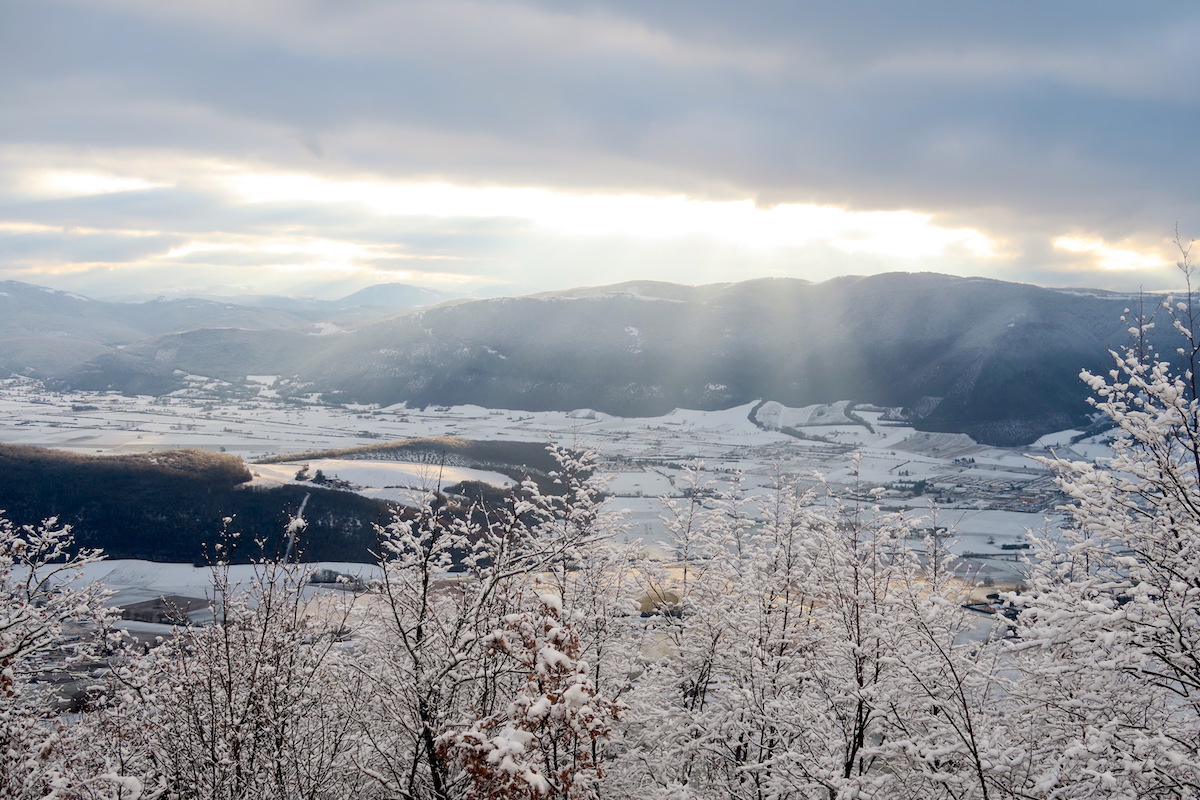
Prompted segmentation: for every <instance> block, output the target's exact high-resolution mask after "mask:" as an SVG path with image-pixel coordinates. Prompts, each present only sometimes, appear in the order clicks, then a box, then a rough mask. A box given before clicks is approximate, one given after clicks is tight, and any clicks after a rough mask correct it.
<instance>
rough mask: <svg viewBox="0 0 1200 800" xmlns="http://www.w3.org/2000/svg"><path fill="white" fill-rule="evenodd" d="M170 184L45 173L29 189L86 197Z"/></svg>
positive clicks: (51, 193) (88, 175) (63, 195)
mask: <svg viewBox="0 0 1200 800" xmlns="http://www.w3.org/2000/svg"><path fill="white" fill-rule="evenodd" d="M169 185H170V184H166V183H154V182H152V181H146V180H142V179H141V178H133V177H128V176H121V175H107V174H103V173H98V172H47V173H44V174H42V175H41V176H40V180H37V181H35V182H34V184H33V186H32V187H31V188H32V189H33V191H34V192H35V193H38V194H42V195H45V196H49V197H88V196H93V195H102V194H115V193H117V192H135V191H141V190H144V189H161V188H164V187H166V186H169Z"/></svg>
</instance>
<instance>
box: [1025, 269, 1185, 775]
mask: <svg viewBox="0 0 1200 800" xmlns="http://www.w3.org/2000/svg"><path fill="white" fill-rule="evenodd" d="M1181 249H1182V251H1183V256H1184V258H1183V261H1182V262H1181V263H1180V266H1181V268H1182V271H1183V275H1184V277H1185V279H1186V280H1187V282H1188V290H1187V292H1186V296H1185V297H1183V298H1181V299H1180V300H1178V301H1176V300H1174V299H1172V300H1169V301H1168V302H1167V303H1166V304H1164V308H1163V313H1164V314H1166V315H1167V317H1168V319H1169V320H1170V328H1171V329H1172V331H1173V335H1175V336H1176V337H1177V338H1176V339H1175V343H1176V344H1177V345H1178V346H1177V347H1176V348H1175V349H1174V353H1173V354H1169V355H1168V356H1167V357H1162V356H1160V355H1158V354H1156V353H1154V352H1153V350H1152V349H1151V348H1150V347H1149V345H1148V344H1147V336H1146V334H1147V333H1148V331H1149V330H1150V329H1151V328H1152V323H1150V322H1149V321H1148V320H1145V319H1139V320H1138V321H1137V325H1136V326H1135V327H1134V328H1133V332H1134V333H1135V339H1134V342H1133V343H1132V344H1131V345H1130V346H1128V347H1126V348H1125V349H1124V350H1123V351H1122V352H1120V353H1113V358H1114V368H1113V369H1112V370H1111V371H1110V372H1109V373H1108V374H1107V375H1106V376H1104V375H1092V374H1089V373H1084V374H1083V378H1084V380H1085V381H1087V382H1088V384H1089V385H1090V387H1091V389H1092V392H1093V393H1094V395H1095V399H1094V405H1095V407H1096V408H1097V409H1098V410H1099V411H1100V412H1102V413H1103V414H1104V415H1106V416H1107V417H1108V418H1109V419H1110V420H1111V422H1112V423H1113V425H1115V426H1116V430H1117V436H1116V438H1115V440H1114V441H1113V443H1112V455H1111V457H1109V458H1103V459H1099V460H1098V462H1097V463H1096V464H1088V463H1082V462H1071V461H1067V460H1065V459H1048V460H1046V463H1047V464H1048V465H1049V466H1051V467H1053V468H1054V469H1055V470H1057V472H1058V482H1059V485H1060V486H1061V487H1062V489H1063V491H1064V492H1065V493H1066V494H1067V495H1068V496H1069V497H1070V498H1071V499H1072V501H1073V502H1072V503H1071V504H1070V505H1069V506H1067V508H1066V510H1067V511H1068V513H1069V514H1070V516H1071V525H1070V526H1069V527H1068V528H1067V529H1066V530H1064V531H1062V533H1061V537H1060V540H1058V541H1055V540H1052V539H1047V540H1044V541H1042V542H1040V543H1039V548H1038V553H1037V561H1036V563H1035V567H1034V570H1033V573H1032V575H1031V579H1030V584H1031V585H1030V591H1029V593H1028V594H1027V595H1024V596H1018V597H1017V598H1016V600H1017V602H1018V603H1020V604H1021V605H1022V606H1023V613H1022V614H1021V626H1020V628H1019V633H1020V636H1021V644H1020V645H1019V649H1018V650H1017V654H1018V656H1019V662H1018V663H1019V664H1020V666H1021V668H1022V676H1021V680H1020V681H1019V682H1018V684H1017V685H1016V690H1015V691H1016V696H1017V697H1018V699H1019V700H1020V701H1021V705H1020V706H1019V712H1020V713H1019V715H1013V716H1011V717H1010V720H1011V723H1012V724H1013V725H1014V726H1015V727H1020V726H1025V727H1028V728H1030V729H1032V730H1036V731H1037V737H1036V740H1035V741H1033V742H1032V743H1031V747H1030V750H1031V752H1030V753H1029V754H1028V760H1029V763H1030V764H1031V765H1032V766H1031V767H1030V771H1031V773H1032V777H1031V778H1030V781H1031V782H1033V783H1037V785H1038V786H1041V787H1042V788H1043V790H1044V791H1047V792H1048V791H1050V788H1051V787H1053V788H1054V792H1055V793H1056V795H1055V796H1060V795H1061V796H1070V797H1076V796H1080V797H1082V796H1104V797H1116V796H1120V797H1162V798H1168V797H1185V796H1186V797H1193V796H1196V795H1197V794H1198V793H1200V740H1198V739H1197V736H1196V732H1197V730H1200V403H1198V400H1197V383H1196V380H1197V376H1196V370H1197V366H1198V364H1197V354H1198V353H1200V340H1198V338H1197V322H1198V320H1197V309H1196V306H1195V303H1194V300H1193V298H1192V296H1191V289H1190V278H1191V267H1192V265H1191V259H1190V254H1189V251H1188V248H1181Z"/></svg>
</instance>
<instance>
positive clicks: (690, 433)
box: [0, 376, 1104, 584]
mask: <svg viewBox="0 0 1200 800" xmlns="http://www.w3.org/2000/svg"><path fill="white" fill-rule="evenodd" d="M271 383H272V378H271V376H255V378H254V380H253V381H248V382H247V385H246V386H245V387H239V388H240V389H242V391H239V393H238V394H239V395H240V396H238V397H236V398H234V399H226V398H224V397H223V396H222V390H223V388H225V387H223V386H222V385H219V384H217V383H216V382H208V383H205V382H204V381H203V379H199V378H196V379H194V380H193V388H192V389H190V390H187V391H186V392H184V393H177V394H176V395H175V396H169V397H163V398H154V397H129V396H123V395H119V394H116V393H56V392H51V391H48V390H47V389H45V388H44V387H43V386H41V385H40V384H38V383H37V382H35V381H31V380H28V379H23V378H10V379H6V380H3V381H0V442H3V443H6V444H22V445H34V446H38V447H49V448H55V449H62V450H68V451H73V452H77V453H86V454H120V453H131V452H152V451H157V450H165V449H175V448H200V449H207V450H214V451H221V452H227V453H230V454H234V455H238V456H240V457H242V458H243V459H245V460H246V461H247V462H248V466H249V468H250V470H251V472H252V474H254V476H255V481H257V482H266V483H272V482H274V483H280V482H295V475H296V473H297V471H298V469H299V468H300V467H302V466H304V465H307V466H308V468H309V470H310V471H311V472H314V473H315V471H316V470H318V469H319V470H321V471H322V472H323V473H324V475H325V476H326V477H328V478H335V479H339V480H340V481H344V482H345V483H346V484H347V485H349V487H350V488H351V489H352V490H353V491H357V492H360V493H362V494H366V495H368V496H372V497H378V498H381V499H387V500H392V501H395V502H401V503H406V502H409V503H411V502H414V500H413V498H414V497H416V496H419V494H420V493H421V492H422V491H427V490H429V489H431V488H435V487H436V486H438V485H441V486H448V485H452V484H454V483H457V482H459V481H463V480H471V481H480V482H483V483H488V484H492V485H494V486H500V487H504V486H507V485H510V484H511V483H512V480H511V479H510V478H508V477H506V476H504V475H501V474H499V473H495V472H489V471H483V470H472V469H466V468H463V467H451V466H445V467H442V468H441V469H440V470H439V469H438V468H437V467H436V466H431V465H430V464H427V463H426V464H405V463H403V462H397V461H371V460H359V459H355V460H344V459H318V460H311V461H303V462H299V461H298V462H295V463H282V464H280V463H276V464H270V465H267V464H255V463H253V462H254V461H255V460H257V459H260V458H265V457H268V456H276V457H278V456H285V455H287V454H289V453H301V452H309V451H314V450H323V449H338V448H347V447H356V446H360V445H368V444H378V443H381V442H386V441H394V440H400V439H405V438H410V437H431V436H453V437H463V438H468V439H480V440H500V441H502V440H511V441H528V442H546V443H551V442H553V443H556V444H560V445H566V446H571V447H587V448H591V449H594V450H595V451H596V452H597V453H598V454H599V457H600V468H601V471H602V473H603V474H604V476H605V477H606V478H607V479H608V480H609V481H610V483H609V492H610V499H609V501H608V503H609V506H610V507H611V508H613V509H615V510H623V511H624V512H625V514H626V527H627V532H626V534H625V535H626V536H627V537H629V538H637V539H641V540H642V541H643V542H644V544H645V547H646V549H647V551H648V552H649V553H651V554H653V555H657V556H659V557H662V558H668V559H669V558H670V553H669V552H668V548H667V547H666V545H665V541H664V538H665V532H664V529H663V526H662V522H661V520H660V519H659V515H660V514H661V513H662V505H661V502H660V500H659V498H660V497H662V496H664V495H675V496H680V495H681V494H682V491H683V488H682V485H681V483H680V478H681V475H682V471H681V468H682V466H683V465H684V464H685V463H688V462H693V461H695V462H701V463H702V464H703V467H702V469H703V471H704V473H705V477H707V478H710V479H712V480H713V481H714V482H716V483H717V484H721V483H723V482H727V481H728V480H730V479H731V477H732V476H733V475H734V474H737V473H740V474H741V476H742V480H743V482H744V486H745V487H746V489H747V490H749V491H750V492H751V493H753V492H754V491H755V490H756V489H762V488H766V487H769V486H770V485H771V483H772V481H773V479H774V477H775V476H776V475H779V474H789V475H792V476H795V477H798V478H800V479H802V480H804V479H806V478H807V479H810V480H811V481H812V483H813V484H814V485H815V484H816V483H817V482H818V480H823V481H825V482H826V483H827V484H829V485H830V486H831V487H833V488H834V489H835V490H836V491H837V492H838V493H839V494H840V495H841V496H843V497H845V498H850V500H851V502H863V503H864V504H873V503H877V504H878V505H879V506H880V507H881V508H883V509H884V510H890V511H904V512H907V513H910V514H913V515H917V516H921V517H924V516H928V517H929V522H928V527H930V528H943V527H944V528H948V529H949V530H950V531H951V537H950V539H949V541H950V542H951V543H952V544H951V546H952V548H953V549H954V550H955V551H956V552H959V553H962V554H966V553H971V554H973V557H972V558H971V559H969V560H968V561H967V565H966V567H965V568H966V569H969V570H973V571H974V572H975V574H977V575H978V576H979V577H980V578H981V579H987V580H989V581H994V582H996V583H998V584H1008V583H1012V582H1014V581H1016V580H1018V572H1019V568H1020V564H1019V563H1017V562H1016V561H1015V559H1016V557H1017V555H1018V553H1019V550H1018V549H1017V548H1019V547H1020V545H1021V543H1022V542H1023V541H1024V537H1025V534H1026V531H1027V530H1030V529H1032V530H1053V529H1054V528H1055V527H1056V526H1057V525H1058V524H1059V523H1060V522H1061V519H1060V516H1059V515H1058V514H1057V513H1056V512H1055V506H1057V505H1058V504H1059V503H1061V502H1062V500H1063V498H1061V496H1060V495H1059V494H1058V493H1057V492H1056V490H1055V487H1054V484H1053V481H1052V477H1051V473H1050V471H1049V470H1047V469H1046V468H1045V467H1044V466H1042V465H1041V464H1039V463H1037V462H1036V461H1035V460H1034V459H1033V458H1032V457H1034V456H1049V455H1050V454H1051V453H1052V452H1056V453H1059V454H1060V455H1064V456H1066V457H1069V458H1094V457H1097V456H1099V455H1102V454H1103V452H1104V448H1103V445H1101V444H1098V443H1096V442H1085V443H1084V444H1080V445H1070V444H1069V440H1070V438H1071V436H1072V435H1073V434H1074V433H1076V432H1074V431H1065V432H1062V433H1061V434H1053V435H1050V436H1047V437H1043V438H1042V439H1041V440H1039V442H1037V443H1035V444H1034V445H1033V446H1030V447H1026V448H1018V449H1006V448H995V447H986V446H983V445H979V444H977V443H975V442H973V441H971V440H970V439H969V438H968V437H966V436H964V435H962V434H939V433H926V432H921V431H917V430H915V429H913V428H911V427H907V426H904V425H900V424H897V423H894V422H889V421H887V420H886V419H885V416H886V414H885V412H884V411H883V410H870V411H867V410H859V411H856V412H852V413H854V415H855V417H857V418H858V420H861V424H859V423H858V422H857V421H856V420H855V419H854V418H853V417H850V416H848V415H847V408H848V404H847V403H844V402H843V403H837V404H834V405H832V406H830V407H827V408H825V409H822V408H816V407H808V408H805V409H788V408H785V407H782V406H779V404H766V405H767V406H768V407H769V408H768V410H769V413H768V414H767V415H764V416H765V417H766V419H765V422H766V423H767V424H768V425H770V424H771V423H774V424H775V425H776V426H779V427H786V428H787V431H786V432H785V431H783V430H775V429H769V428H768V427H764V425H763V422H764V418H763V416H759V417H758V418H757V420H756V421H752V420H751V418H750V417H751V413H752V412H753V411H754V410H755V408H756V405H757V404H747V405H743V406H738V407H734V408H730V409H725V410H720V411H697V410H686V409H677V410H675V411H673V412H671V413H669V414H666V415H663V416H660V417H644V418H622V417H614V416H610V415H607V414H603V413H600V412H596V411H592V410H588V409H580V410H577V411H572V412H529V411H522V410H513V409H486V408H481V407H478V406H453V407H430V408H423V409H418V408H408V407H406V406H404V405H396V406H388V407H373V406H331V405H322V404H319V403H315V402H312V403H304V402H296V401H295V400H290V401H289V400H284V399H281V398H279V397H278V396H277V395H276V393H275V391H273V390H272V389H271ZM247 394H249V395H250V396H247ZM810 421H812V424H808V423H809V422H810ZM818 476H820V477H818ZM871 490H876V491H875V492H874V493H872V491H871ZM0 507H3V503H2V502H0ZM1005 545H1008V547H1007V548H1005V547H1004V546H1005ZM914 546H919V545H918V544H914Z"/></svg>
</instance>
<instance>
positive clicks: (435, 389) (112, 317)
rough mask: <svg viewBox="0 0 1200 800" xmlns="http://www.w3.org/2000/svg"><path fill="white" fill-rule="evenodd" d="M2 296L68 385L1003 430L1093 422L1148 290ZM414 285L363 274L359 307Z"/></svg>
mask: <svg viewBox="0 0 1200 800" xmlns="http://www.w3.org/2000/svg"><path fill="white" fill-rule="evenodd" d="M0 293H3V294H2V295H0V368H5V369H8V370H10V371H13V372H18V373H21V374H27V375H35V376H37V377H41V378H44V379H47V380H50V381H52V382H54V383H56V384H57V385H59V386H62V387H64V388H75V389H96V390H108V389H113V390H119V391H125V392H137V393H146V394H160V393H165V392H169V391H172V390H174V389H176V388H179V387H180V386H181V385H182V383H181V381H182V377H183V374H184V373H188V374H193V375H204V376H210V377H214V378H220V379H223V380H227V381H232V382H238V381H244V379H245V376H246V375H264V374H266V375H279V376H281V378H282V380H281V382H280V388H281V390H282V392H283V393H284V394H287V393H293V394H304V395H311V394H313V393H317V394H320V395H321V396H322V397H323V398H324V399H325V400H326V401H333V402H343V401H344V402H350V401H354V402H370V403H381V404H391V403H396V402H401V401H404V402H407V403H409V404H410V405H414V406H416V405H428V404H438V405H448V404H456V403H475V404H478V405H482V406H487V407H492V408H513V409H525V410H531V411H537V410H571V409H576V408H593V409H597V410H600V411H605V412H608V413H613V414H620V415H626V416H646V415H657V414H662V413H666V412H667V411H669V410H671V409H672V408H675V407H688V408H701V409H714V408H725V407H730V406H733V405H737V404H741V403H746V402H750V401H752V400H755V399H757V398H762V399H769V400H776V401H779V402H781V403H784V404H786V405H791V406H802V405H808V404H812V403H825V402H833V401H837V400H852V401H855V402H859V403H870V404H877V405H883V406H889V407H896V408H899V409H902V411H901V412H899V414H900V416H903V417H904V418H906V419H907V420H908V421H909V422H911V423H912V424H915V425H917V426H918V427H919V428H922V429H925V430H942V431H955V432H964V433H968V434H970V435H971V436H973V437H974V438H976V439H977V440H979V441H982V442H985V443H990V444H1001V445H1011V444H1020V443H1025V442H1029V441H1031V440H1032V439H1034V438H1036V437H1037V436H1038V435H1041V434H1042V433H1046V432H1049V431H1052V430H1061V429H1063V428H1067V427H1072V426H1077V425H1082V424H1086V422H1087V421H1088V419H1089V417H1090V413H1091V409H1090V407H1089V406H1088V405H1087V404H1086V402H1085V398H1086V396H1087V390H1086V387H1085V386H1084V385H1083V384H1082V383H1081V382H1080V380H1079V377H1078V376H1079V372H1080V370H1081V369H1083V368H1087V369H1092V370H1096V369H1107V368H1108V365H1110V364H1111V356H1109V355H1108V350H1109V349H1112V348H1115V347H1118V346H1119V345H1120V344H1121V343H1122V342H1123V341H1124V340H1125V338H1126V337H1127V335H1128V334H1127V328H1128V327H1129V323H1127V322H1125V321H1123V318H1122V315H1123V312H1125V311H1126V309H1127V308H1128V307H1130V306H1131V305H1135V304H1136V303H1137V302H1138V299H1137V298H1136V297H1130V296H1129V295H1121V294H1114V293H1107V292H1102V291H1092V290H1062V289H1047V288H1041V287H1037V286H1031V285H1028V284H1017V283H1008V282H1004V281H997V280H990V279H983V278H957V277H950V276H946V275H937V274H930V273H890V274H884V275H875V276H870V277H844V278H837V279H833V280H829V281H825V282H822V283H810V282H807V281H803V280H798V279H783V278H779V279H759V280H750V281H744V282H739V283H726V284H710V285H705V286H686V285H678V284H668V283H657V282H650V281H637V282H631V283H623V284H617V285H613V286H602V287H585V288H579V289H573V290H569V291H561V292H549V293H543V294H538V295H529V296H524V297H509V298H500V299H492V300H470V301H467V300H459V301H456V302H453V303H443V304H441V305H435V306H428V307H423V308H418V309H415V310H401V311H397V310H396V309H395V308H391V309H386V308H381V307H380V306H375V308H376V309H377V310H378V313H372V314H363V315H361V316H358V317H355V316H353V315H349V316H347V315H345V314H344V312H345V310H346V308H347V307H348V306H345V305H343V306H341V307H339V308H337V309H323V310H319V309H315V308H313V307H311V306H310V307H308V308H306V309H304V308H296V307H293V308H287V307H286V305H285V304H281V303H274V304H271V303H267V302H260V303H258V304H257V305H251V304H250V302H249V301H244V302H242V303H230V302H218V301H214V300H200V299H196V300H190V299H189V300H173V301H159V302H151V303H140V304H133V303H129V304H115V303H100V302H98V301H89V300H87V299H86V298H81V297H79V296H77V295H70V294H67V293H62V292H54V291H53V290H47V289H42V288H40V287H31V286H29V285H28V284H15V285H14V284H13V283H12V282H9V283H4V284H0ZM398 296H406V295H405V294H404V292H403V291H401V290H396V289H389V288H387V287H372V288H371V289H368V290H364V291H363V292H362V293H359V297H360V299H361V300H362V301H363V305H367V304H368V303H370V302H372V301H374V302H379V300H378V298H381V297H383V298H396V297H398ZM407 296H410V297H411V295H407ZM351 297H354V296H351ZM346 300H347V301H350V305H351V306H353V305H354V302H356V301H351V300H350V298H347V299H346ZM1145 305H1146V307H1147V308H1154V307H1156V306H1158V305H1160V303H1159V298H1148V299H1147V301H1146V304H1145ZM338 313H342V316H340V317H339V316H337V314H338ZM314 323H320V324H314ZM1160 327H1161V326H1160ZM317 334H323V335H317Z"/></svg>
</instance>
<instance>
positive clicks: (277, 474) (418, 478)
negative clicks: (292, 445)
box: [250, 458, 515, 494]
mask: <svg viewBox="0 0 1200 800" xmlns="http://www.w3.org/2000/svg"><path fill="white" fill-rule="evenodd" d="M306 466H307V467H308V474H309V476H310V478H311V476H313V475H316V473H317V470H320V471H321V472H322V473H323V474H324V476H325V477H326V478H340V479H341V480H344V481H348V482H349V483H350V484H352V485H353V486H354V487H357V488H355V491H358V490H359V489H360V488H361V489H404V490H412V489H416V490H419V491H433V490H435V489H437V488H438V487H439V486H440V487H442V488H445V487H447V486H453V485H454V484H456V483H461V482H462V481H479V482H480V483H487V484H490V485H492V486H499V487H501V488H506V487H509V486H512V485H513V484H514V483H515V482H514V481H513V479H512V478H510V477H508V476H507V475H503V474H501V473H499V472H491V471H488V470H482V469H470V468H468V467H451V466H439V465H437V464H417V463H411V462H404V461H370V460H365V459H363V460H359V459H346V458H315V459H309V460H307V461H291V462H286V463H281V464H254V465H253V466H251V468H250V469H251V473H252V474H254V475H255V476H256V479H257V480H259V481H261V482H265V483H299V482H300V481H297V480H296V473H297V472H299V471H300V470H301V469H302V468H304V467H306ZM365 493H366V492H364V494H365Z"/></svg>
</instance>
